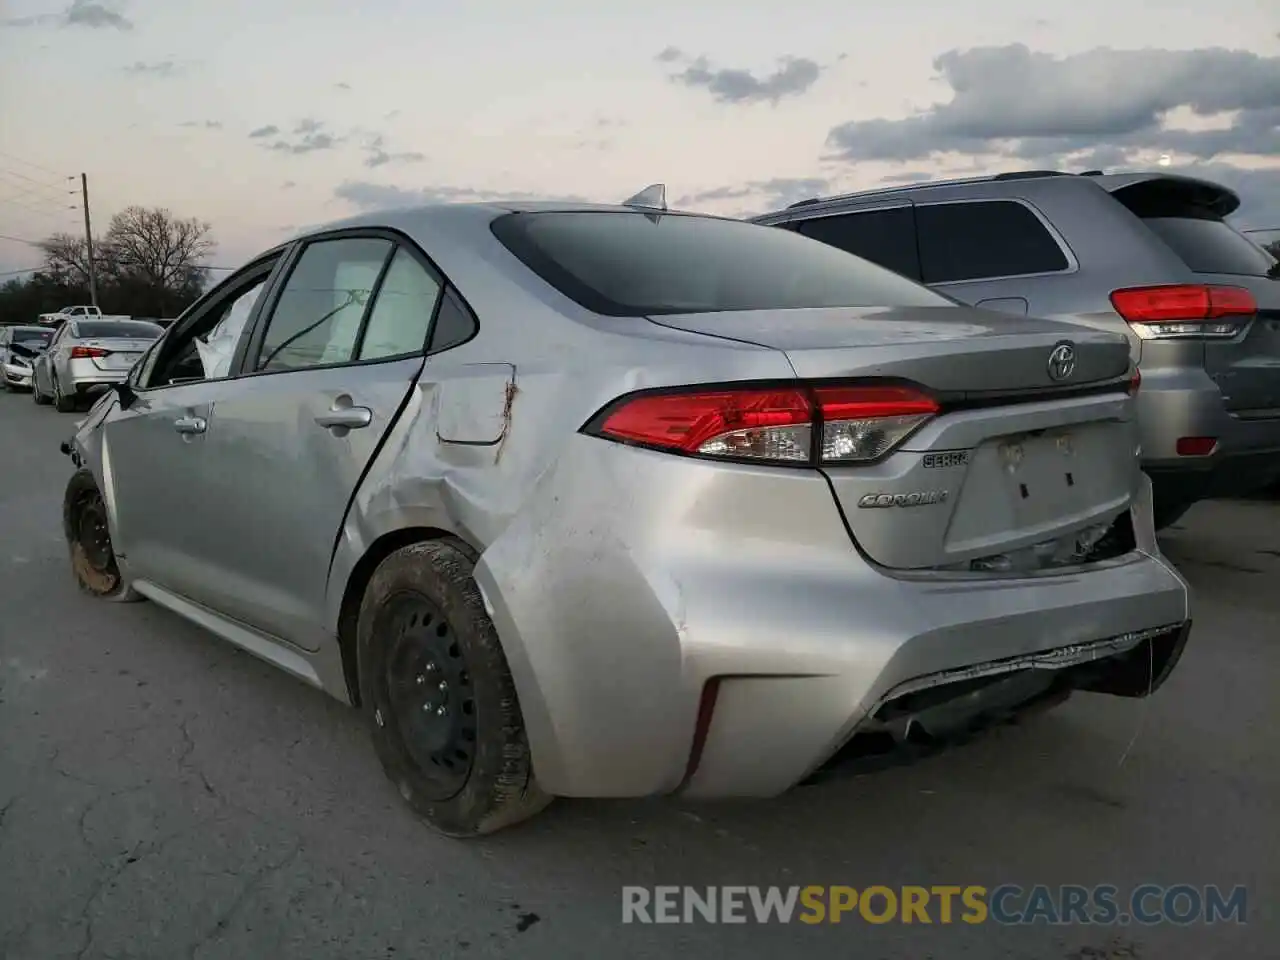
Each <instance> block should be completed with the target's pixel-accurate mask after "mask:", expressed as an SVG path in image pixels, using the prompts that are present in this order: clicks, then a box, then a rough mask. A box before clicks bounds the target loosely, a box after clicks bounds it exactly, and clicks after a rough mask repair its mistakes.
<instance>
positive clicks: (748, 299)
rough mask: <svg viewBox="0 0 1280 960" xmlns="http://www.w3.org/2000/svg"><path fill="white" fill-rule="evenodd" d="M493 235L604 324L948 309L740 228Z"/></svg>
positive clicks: (541, 227) (584, 227)
mask: <svg viewBox="0 0 1280 960" xmlns="http://www.w3.org/2000/svg"><path fill="white" fill-rule="evenodd" d="M493 232H494V235H495V236H497V238H498V239H499V240H500V241H501V242H502V243H503V244H504V245H505V246H506V247H507V249H509V250H510V251H511V252H512V253H514V254H515V255H516V257H518V258H519V259H520V260H521V261H523V263H524V264H525V265H526V266H527V267H529V269H531V270H532V271H533V272H534V273H536V274H537V275H538V276H540V277H541V278H542V279H543V280H545V281H546V282H547V283H549V284H551V286H553V287H555V288H556V289H557V290H559V291H560V292H561V293H563V294H564V295H565V296H567V297H569V298H570V299H572V300H574V301H576V302H577V303H579V304H580V305H582V306H584V307H586V308H587V309H589V310H591V311H593V312H595V313H599V314H604V315H606V316H645V315H660V314H672V313H708V312H722V311H740V310H787V309H795V308H804V307H871V306H921V307H924V306H946V305H949V301H948V300H945V299H943V298H942V297H939V296H938V295H937V294H935V293H933V292H932V291H930V290H927V289H926V288H924V287H922V286H920V285H918V284H916V283H913V282H912V281H910V280H908V279H906V278H905V277H900V276H898V275H897V274H895V273H893V272H892V271H889V270H886V269H884V268H883V267H880V266H877V265H876V264H873V263H870V262H868V261H866V260H862V259H860V258H858V257H853V256H850V255H849V254H847V253H845V252H844V251H842V250H838V249H836V248H835V247H832V246H829V245H827V244H825V243H818V242H815V241H813V240H810V239H808V238H806V237H803V236H801V235H799V234H797V233H792V232H791V231H789V230H778V229H776V228H774V227H766V226H761V225H759V224H753V223H745V222H743V221H739V220H721V219H717V218H714V217H701V216H695V215H690V214H665V213H664V214H657V213H644V212H640V211H636V212H634V213H633V212H630V211H563V212H556V213H516V214H509V215H507V216H504V217H500V218H498V219H497V220H495V221H494V223H493Z"/></svg>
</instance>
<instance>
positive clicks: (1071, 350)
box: [1049, 340, 1076, 382]
mask: <svg viewBox="0 0 1280 960" xmlns="http://www.w3.org/2000/svg"><path fill="white" fill-rule="evenodd" d="M1075 372H1076V348H1075V347H1074V346H1072V345H1071V344H1070V343H1068V342H1067V341H1065V340H1064V341H1063V342H1062V343H1060V344H1058V345H1057V346H1056V347H1054V348H1053V349H1052V350H1051V351H1050V352H1049V379H1050V380H1055V381H1059V382H1061V381H1063V380H1067V379H1069V378H1070V377H1071V375H1072V374H1073V373H1075Z"/></svg>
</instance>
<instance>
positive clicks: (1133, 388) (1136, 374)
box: [1129, 367, 1142, 395]
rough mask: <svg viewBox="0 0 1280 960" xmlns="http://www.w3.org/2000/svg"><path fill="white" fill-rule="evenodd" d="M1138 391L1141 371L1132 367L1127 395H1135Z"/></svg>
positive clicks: (1140, 385) (1140, 386)
mask: <svg viewBox="0 0 1280 960" xmlns="http://www.w3.org/2000/svg"><path fill="white" fill-rule="evenodd" d="M1140 389H1142V371H1141V370H1139V369H1138V368H1137V367H1134V368H1133V376H1131V377H1130V378H1129V393H1130V395H1133V394H1136V393H1137V392H1138V391H1139V390H1140Z"/></svg>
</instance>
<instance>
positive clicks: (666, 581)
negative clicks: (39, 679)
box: [64, 201, 1189, 836]
mask: <svg viewBox="0 0 1280 960" xmlns="http://www.w3.org/2000/svg"><path fill="white" fill-rule="evenodd" d="M1136 389H1138V385H1137V382H1136V380H1135V378H1134V377H1133V371H1132V368H1131V365H1130V361H1129V349H1128V344H1127V343H1126V341H1125V340H1124V338H1123V337H1121V336H1118V335H1115V334H1111V333H1105V332H1099V331H1094V330H1091V329H1087V328H1084V327H1079V326H1071V325H1063V324H1059V323H1053V322H1048V321H1039V320H1035V319H1031V318H1027V317H1017V318H1014V317H1007V316H1003V315H1000V314H995V313H987V312H983V311H979V310H974V309H970V308H966V307H961V306H958V305H956V304H955V303H954V302H952V301H950V300H947V299H944V298H943V297H941V296H939V295H937V294H935V293H932V292H930V291H929V290H927V289H925V288H923V287H921V286H918V285H917V284H915V283H913V282H910V281H908V280H905V279H903V278H901V277H899V276H897V275H896V274H893V273H890V272H889V271H887V270H884V269H881V268H879V267H877V266H874V265H872V264H870V263H868V262H866V261H864V260H861V259H859V258H857V257H854V256H852V255H850V254H847V253H843V252H841V251H839V250H836V249H834V248H832V247H830V246H827V245H825V244H822V243H819V242H817V241H813V240H808V239H805V238H804V237H801V236H799V235H797V234H793V233H789V232H786V231H782V230H776V229H772V228H768V227H762V226H756V225H753V224H748V223H742V222H738V221H734V220H726V219H719V218H714V217H708V216H700V215H692V214H679V213H672V212H669V211H667V210H666V209H665V207H664V206H662V205H660V204H658V205H651V206H644V205H642V204H641V203H640V201H637V202H636V204H635V205H623V206H615V207H608V206H585V205H583V206H572V205H563V204H558V205H557V204H530V203H510V204H506V203H503V204H489V205H453V206H435V207H423V208H415V209H404V210H399V211H394V212H386V213H379V214H376V215H374V214H371V215H368V216H363V217H359V218H356V219H352V220H347V221H344V222H341V223H337V224H333V225H331V226H329V227H326V228H324V229H322V230H317V231H315V232H313V233H309V234H307V235H305V236H302V237H299V238H298V239H296V240H293V241H291V242H289V243H286V244H284V245H283V246H280V247H277V248H275V249H273V250H270V251H268V252H266V253H264V254H263V255H262V256H261V257H259V258H257V259H255V260H254V261H253V262H251V263H250V264H248V265H247V266H246V267H245V268H244V269H243V270H241V271H239V272H238V273H236V274H235V275H233V276H231V277H230V278H229V279H227V280H226V281H225V282H223V283H222V284H220V285H219V286H218V287H217V288H215V289H214V290H213V291H211V292H210V293H208V294H207V295H206V296H205V297H204V298H203V299H202V300H200V301H199V302H198V303H197V304H196V305H195V306H193V307H192V308H191V309H190V310H188V311H187V312H186V313H185V314H184V315H183V316H182V317H181V318H180V319H179V320H178V322H177V323H176V324H174V326H173V327H172V328H170V330H169V331H168V332H167V333H166V335H165V336H164V338H163V339H162V340H160V341H159V342H158V343H157V344H156V345H155V346H154V347H153V348H152V349H150V350H149V351H148V352H147V353H146V355H145V356H144V357H143V359H142V360H141V362H140V363H139V364H138V365H137V366H136V367H135V368H134V370H133V372H132V373H131V374H130V375H129V377H128V379H127V382H125V383H124V384H122V385H120V386H119V387H117V388H115V389H114V390H113V391H112V394H111V396H110V397H109V398H107V399H104V400H102V401H101V402H100V403H99V404H98V405H97V406H96V407H95V408H94V409H93V411H91V413H90V415H89V416H88V417H87V418H86V420H85V421H84V422H83V423H82V424H81V425H80V428H79V430H78V432H77V433H76V435H75V436H74V438H73V439H72V441H70V442H69V443H68V444H66V445H65V446H64V449H65V451H66V452H67V453H69V454H70V455H71V457H72V458H73V460H74V462H75V464H76V466H77V468H78V469H77V470H76V472H75V473H74V475H73V476H72V477H71V479H70V482H69V484H68V487H67V491H66V498H65V513H64V527H65V532H66V536H67V539H68V542H69V545H70V554H71V562H72V568H73V570H74V573H75V576H76V579H77V580H78V582H79V583H80V585H81V587H82V588H84V589H85V590H87V591H89V592H90V593H93V594H95V595H97V596H100V597H103V598H106V599H115V600H131V599H137V598H147V599H150V600H152V601H154V602H156V603H159V604H162V605H163V606H165V607H167V608H169V609H171V610H173V611H176V612H177V613H178V614H180V615H181V616H184V617H186V618H189V619H190V620H192V621H194V622H196V623H198V624H200V625H202V626H204V627H206V628H207V629H209V630H211V631H213V632H214V633H216V634H218V635H220V636H221V637H223V638H224V639H226V640H227V641H230V642H231V643H233V644H236V645H238V646H240V647H242V648H243V649H245V650H247V651H249V652H250V653H252V654H254V655H256V656H259V657H261V658H263V659H265V660H267V661H269V662H271V663H273V664H275V665H276V666H278V667H280V668H281V669H283V670H286V671H288V672H289V673H291V674H293V675H294V676H296V677H298V678H300V679H302V680H303V681H305V682H307V683H309V684H312V685H313V686H315V687H318V688H320V689H321V690H324V691H326V692H327V693H329V694H331V695H332V696H334V697H336V698H338V699H339V700H342V701H344V702H346V703H350V704H352V705H358V706H360V707H361V708H362V709H363V711H364V713H365V715H366V717H367V719H368V725H369V729H370V731H371V734H372V738H373V742H374V745H375V747H376V750H377V753H378V756H379V757H380V759H381V761H382V765H383V767H384V769H385V771H386V773H387V775H388V777H389V778H390V779H391V781H392V782H393V783H394V785H395V787H396V789H397V790H398V791H399V793H400V794H401V795H402V796H403V797H404V799H405V800H406V801H407V802H408V803H409V804H410V805H412V807H413V808H414V809H416V810H417V811H418V812H419V813H420V814H421V815H422V816H423V817H424V818H425V819H426V820H427V821H428V822H429V823H430V824H431V825H433V826H434V827H435V828H437V829H438V830H440V831H442V832H444V833H446V834H450V835H453V836H473V835H477V834H482V833H487V832H490V831H493V830H496V829H498V828H499V827H502V826H504V825H507V824H511V823H514V822H516V821H518V820H520V819H522V818H524V817H527V816H529V815H531V814H532V813H534V812H536V811H537V810H539V809H541V808H542V807H543V806H544V805H545V804H546V803H547V802H549V800H550V798H551V797H553V796H563V797H638V796H646V795H655V794H673V793H679V794H683V795H686V796H695V797H726V796H768V795H773V794H777V793H779V792H781V791H784V790H786V789H788V788H789V787H791V786H792V785H794V784H797V783H800V782H802V781H806V780H809V779H813V778H817V777H821V776H824V775H826V774H829V773H834V772H836V771H839V770H843V769H849V768H853V769H858V768H860V767H859V765H860V764H862V763H863V762H864V761H867V760H873V761H874V760H875V759H876V758H877V757H879V756H881V755H882V754H884V753H886V752H887V753H888V754H890V755H897V753H898V752H901V753H903V754H904V755H909V754H910V753H911V752H912V751H914V750H916V749H918V748H919V747H920V746H921V745H926V744H943V743H947V742H950V740H951V739H952V738H953V737H955V736H957V735H960V734H964V733H967V732H969V731H971V730H973V729H975V728H978V727H981V726H982V725H983V724H984V723H987V722H990V721H993V720H997V719H1000V718H1004V717H1007V716H1009V715H1011V714H1016V713H1017V712H1018V711H1020V710H1023V709H1029V708H1031V707H1032V706H1037V705H1043V704H1046V703H1052V702H1056V701H1057V700H1059V699H1061V698H1062V697H1064V696H1066V695H1067V694H1068V693H1070V692H1071V691H1073V690H1080V689H1084V690H1092V691H1100V692H1104V693H1108V694H1113V695H1118V696H1124V697H1140V696H1145V695H1147V694H1149V693H1150V692H1152V691H1153V690H1156V689H1158V688H1159V687H1160V685H1161V684H1162V683H1163V682H1164V680H1165V678H1166V677H1167V676H1168V675H1169V672H1170V671H1171V670H1172V669H1173V668H1174V665H1175V664H1176V663H1177V661H1178V659H1179V657H1180V655H1181V653H1182V650H1183V646H1184V644H1185V642H1186V638H1187V634H1188V629H1189V611H1188V593H1187V587H1186V584H1185V583H1184V581H1183V580H1182V579H1181V578H1180V577H1179V575H1178V574H1177V573H1176V572H1175V571H1174V569H1173V568H1172V567H1171V566H1170V565H1169V564H1168V563H1166V562H1165V560H1164V559H1163V558H1162V556H1161V554H1160V551H1159V548H1158V546H1157V544H1156V541H1155V537H1154V534H1153V530H1152V520H1151V504H1150V488H1149V484H1148V483H1147V481H1146V479H1145V478H1144V477H1143V475H1142V473H1141V472H1140V470H1139V468H1138V465H1137V459H1136V453H1137V450H1136V444H1137V435H1136V432H1135V421H1134V397H1133V393H1134V391H1135V390H1136Z"/></svg>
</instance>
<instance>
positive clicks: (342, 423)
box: [316, 396, 373, 434]
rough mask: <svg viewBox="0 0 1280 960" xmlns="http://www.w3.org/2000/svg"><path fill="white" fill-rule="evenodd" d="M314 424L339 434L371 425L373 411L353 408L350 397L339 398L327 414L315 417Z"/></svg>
mask: <svg viewBox="0 0 1280 960" xmlns="http://www.w3.org/2000/svg"><path fill="white" fill-rule="evenodd" d="M316 423H318V424H319V425H320V426H322V427H325V428H326V429H329V430H332V431H334V432H335V433H339V434H341V433H345V432H346V431H347V430H359V429H360V428H361V427H367V426H368V425H369V424H371V423H373V411H372V410H370V409H369V408H368V407H353V406H351V398H350V397H347V396H341V397H339V398H338V399H337V400H335V401H334V403H333V406H332V407H331V408H330V409H329V412H328V413H322V414H320V416H318V417H316Z"/></svg>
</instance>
